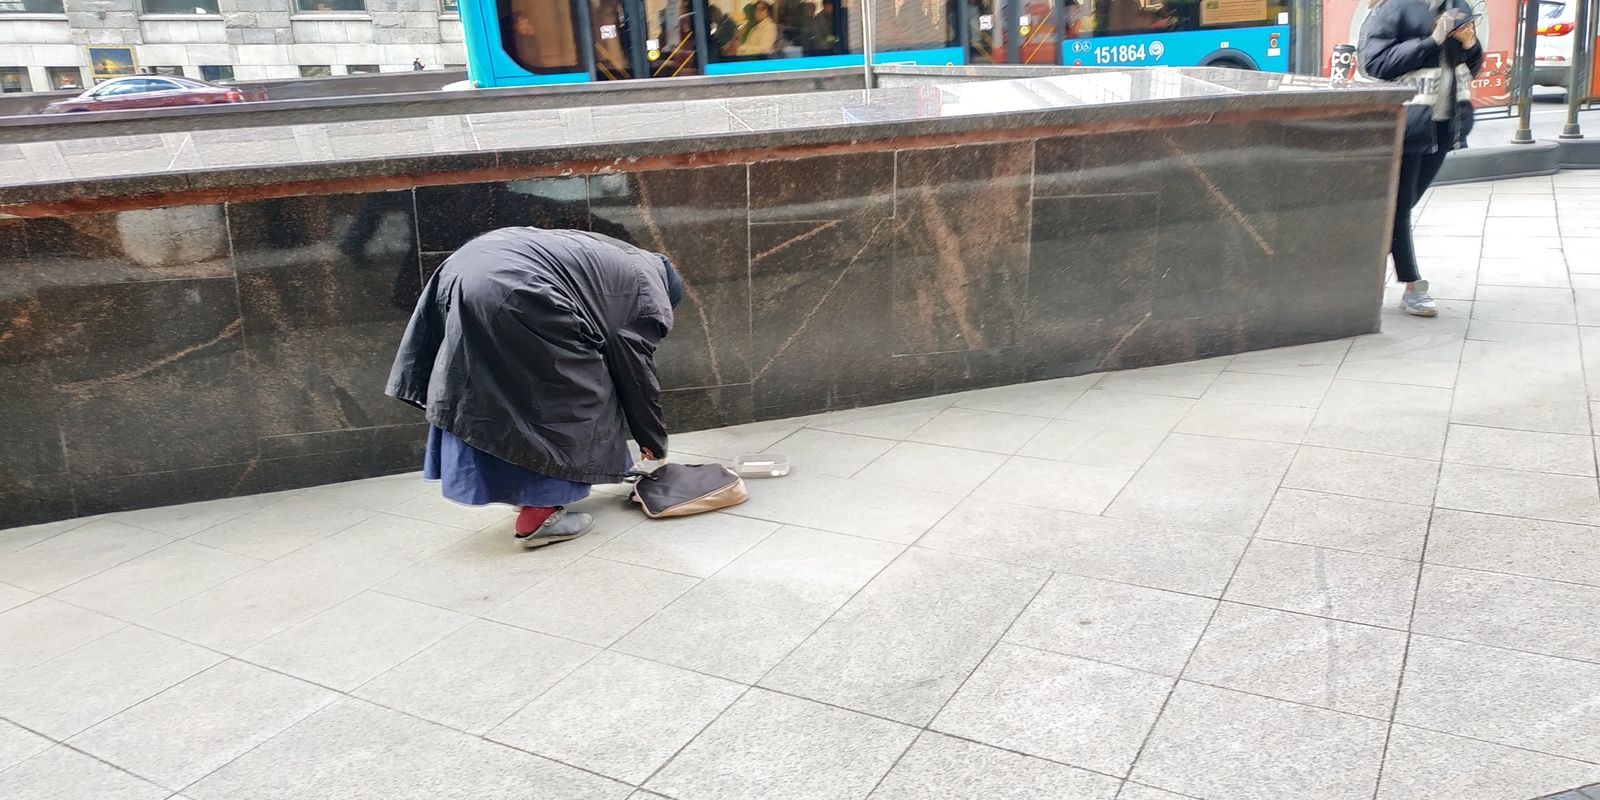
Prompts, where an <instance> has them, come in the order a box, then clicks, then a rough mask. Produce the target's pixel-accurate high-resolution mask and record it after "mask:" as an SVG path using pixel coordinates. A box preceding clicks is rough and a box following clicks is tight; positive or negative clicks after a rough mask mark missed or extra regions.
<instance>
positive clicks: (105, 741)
mask: <svg viewBox="0 0 1600 800" xmlns="http://www.w3.org/2000/svg"><path fill="white" fill-rule="evenodd" d="M337 697H338V695H337V694H335V693H334V692H331V691H329V690H327V689H323V688H321V687H319V686H313V685H311V684H309V683H306V682H304V681H300V680H296V679H294V678H291V677H288V676H287V675H279V674H278V673H275V672H269V671H267V670H264V669H261V668H260V667H256V666H252V665H250V664H245V663H243V662H240V661H227V662H224V663H222V664H218V665H217V666H215V667H212V668H211V669H209V670H206V671H205V672H202V673H200V674H199V675H196V676H194V677H193V678H190V679H189V680H187V681H184V682H183V683H180V684H178V685H177V686H174V687H172V688H171V689H168V690H166V691H165V692H162V693H161V694H158V695H156V696H155V697H152V698H150V699H149V700H146V701H144V702H143V703H140V704H139V705H137V706H134V707H133V708H130V709H128V710H127V711H124V712H122V713H120V714H118V715H116V716H114V717H112V718H111V719H108V720H106V721H105V722H102V723H100V724H99V725H96V726H94V727H93V728H90V729H89V730H87V731H84V732H83V733H81V734H78V735H77V736H75V737H73V738H72V740H71V744H72V746H73V747H76V748H78V749H80V750H83V751H84V752H86V753H89V754H90V755H93V756H96V757H98V758H102V759H105V760H106V761H109V762H111V763H112V764H116V765H117V766H119V767H122V768H123V769H126V770H128V771H129V772H132V773H134V774H135V775H138V776H139V777H141V778H145V779H146V780H149V781H152V782H154V783H157V784H159V785H161V786H165V787H167V788H168V789H170V790H177V789H184V788H185V787H187V786H188V785H189V784H190V783H193V782H194V781H196V780H199V779H200V778H202V777H205V776H206V775H207V774H209V773H210V772H211V771H212V770H215V769H216V768H218V767H220V766H222V765H223V764H226V763H228V762H229V761H232V760H234V759H235V758H237V757H239V756H240V755H242V754H244V753H246V752H248V751H249V750H251V749H252V748H254V747H256V746H257V745H260V744H261V743H263V742H265V741H267V740H268V739H271V738H272V737H274V736H276V735H278V734H279V733H281V732H282V731H283V730H284V729H286V728H288V727H289V726H291V725H293V724H295V723H296V722H299V721H300V720H302V719H304V718H306V717H307V716H310V715H311V714H312V713H314V712H315V711H317V710H318V709H320V708H322V707H323V706H326V705H328V704H329V703H331V702H333V701H334V700H335V699H337ZM189 791H190V792H191V793H193V791H192V790H189ZM198 796H199V797H201V798H205V797H207V796H209V795H207V794H205V793H203V792H202V793H199V795H198ZM234 796H235V797H237V796H239V795H234Z"/></svg>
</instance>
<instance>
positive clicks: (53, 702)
mask: <svg viewBox="0 0 1600 800" xmlns="http://www.w3.org/2000/svg"><path fill="white" fill-rule="evenodd" d="M223 658H224V656H222V655H220V654H218V653H214V652H212V651H210V650H205V649H202V648H199V647H196V646H194V645H192V644H188V643H186V642H180V641H178V640H177V639H173V638H171V637H169V636H163V635H161V634H159V633H156V632H154V631H149V630H145V629H144V628H136V627H132V626H129V627H126V628H123V629H121V630H118V631H116V632H114V633H112V634H110V635H109V636H106V637H104V638H101V639H97V640H95V641H93V642H90V643H88V644H86V645H84V646H83V647H80V648H78V649H76V650H72V651H70V652H67V653H64V654H62V655H60V656H57V657H56V658H53V659H51V660H49V661H46V662H44V663H43V664H40V665H39V666H37V667H34V668H33V669H30V670H28V671H27V672H23V673H20V674H18V675H16V676H15V677H13V678H11V679H10V680H7V681H0V717H5V718H6V719H9V720H12V721H14V722H17V723H20V724H22V725H26V726H28V727H29V728H31V729H33V730H35V731H38V732H39V733H42V734H45V735H46V736H49V737H51V738H54V739H57V740H64V739H66V738H68V737H70V736H72V735H73V734H76V733H78V732H80V731H82V730H84V729H85V728H88V727H90V726H91V725H94V724H95V723H98V722H100V721H102V720H104V719H106V718H107V717H110V716H112V715H113V714H116V713H117V712H119V711H122V710H123V709H125V708H128V707H129V706H132V705H133V704H135V703H138V702H139V701H141V700H144V699H145V698H148V697H150V696H152V695H155V694H156V693H158V692H161V691H163V690H166V689H168V688H170V687H172V686H174V685H176V684H178V683H180V682H182V681H184V680H185V679H187V678H189V677H190V676H192V675H195V674H196V673H199V672H201V671H202V670H205V669H207V668H208V667H211V666H213V665H215V664H217V663H218V662H220V661H222V659H223Z"/></svg>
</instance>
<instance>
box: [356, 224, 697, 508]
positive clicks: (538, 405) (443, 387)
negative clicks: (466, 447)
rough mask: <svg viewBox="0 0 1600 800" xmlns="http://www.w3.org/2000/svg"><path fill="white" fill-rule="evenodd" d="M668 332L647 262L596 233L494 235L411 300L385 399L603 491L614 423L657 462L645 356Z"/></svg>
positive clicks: (613, 462) (656, 413) (616, 468)
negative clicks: (414, 303) (413, 303)
mask: <svg viewBox="0 0 1600 800" xmlns="http://www.w3.org/2000/svg"><path fill="white" fill-rule="evenodd" d="M671 330H672V306H671V305H670V304H669V303H668V301H667V288H666V267H665V265H664V263H663V262H662V259H661V257H660V256H658V255H656V254H654V253H648V252H646V251H643V250H639V249H637V248H635V247H632V246H631V245H627V244H624V243H622V242H619V241H617V240H615V239H610V238H607V237H604V236H601V235H600V234H595V233H587V232H583V231H566V230H541V229H539V228H502V229H500V230H497V231H491V232H489V233H486V234H484V235H482V236H479V237H478V238H476V239H473V240H472V241H470V242H467V243H466V244H465V245H462V247H461V249H460V250H457V251H456V252H455V253H454V254H453V255H451V256H450V258H449V259H447V260H446V261H445V262H444V264H443V266H441V267H439V270H438V272H435V273H434V275H433V277H432V278H431V279H429V281H428V285H427V286H425V287H423V290H422V299H421V300H420V301H419V302H418V303H417V308H416V311H415V312H414V313H413V314H412V315H411V324H410V326H409V327H408V328H407V329H406V335H405V338H404V339H403V340H401V342H400V352H399V353H398V354H397V355H396V356H395V360H394V369H393V371H392V372H391V373H390V375H389V385H388V389H387V391H388V393H389V394H390V395H392V396H394V397H396V398H399V399H400V400H403V401H405V402H407V403H410V404H412V405H414V406H417V407H419V408H422V409H423V410H424V411H425V412H426V413H427V417H428V422H430V423H432V424H434V425H436V426H438V427H439V428H441V429H443V430H446V431H449V432H450V433H452V434H455V435H456V436H458V437H460V438H461V439H462V440H463V441H465V442H466V443H467V444H470V445H472V446H473V447H476V448H478V449H479V450H482V451H483V452H485V453H488V454H490V455H492V456H495V457H497V458H500V459H503V460H505V461H509V462H511V463H513V464H518V465H521V466H524V467H527V468H528V469H531V470H533V471H535V472H538V473H540V474H543V475H549V476H551V477H555V478H564V479H566V480H569V481H578V482H581V483H614V482H616V481H618V480H620V479H621V478H622V474H623V473H624V472H625V471H626V469H627V458H628V455H627V436H626V433H625V431H624V429H623V423H624V420H626V423H627V429H628V430H631V431H632V432H633V437H634V439H635V440H636V441H638V443H639V444H640V445H641V446H643V447H648V448H650V450H651V451H653V452H654V453H655V454H656V455H657V456H660V455H661V454H663V453H665V452H666V449H667V429H666V423H665V421H664V420H663V418H662V414H661V403H660V394H661V386H660V383H659V382H658V380H657V378H656V367H655V351H656V346H657V345H658V344H660V342H661V339H662V338H663V337H665V336H666V335H667V333H668V332H669V331H671Z"/></svg>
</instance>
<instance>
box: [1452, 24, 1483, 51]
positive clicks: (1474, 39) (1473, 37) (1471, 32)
mask: <svg viewBox="0 0 1600 800" xmlns="http://www.w3.org/2000/svg"><path fill="white" fill-rule="evenodd" d="M1450 38H1452V39H1454V40H1456V41H1458V42H1460V43H1461V46H1462V47H1466V48H1469V49H1470V48H1471V47H1472V46H1473V45H1476V44H1477V43H1478V26H1477V25H1474V24H1473V23H1471V22H1469V23H1467V24H1465V25H1462V26H1461V27H1459V28H1456V29H1455V30H1454V31H1451V33H1450Z"/></svg>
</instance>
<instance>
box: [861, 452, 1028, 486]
mask: <svg viewBox="0 0 1600 800" xmlns="http://www.w3.org/2000/svg"><path fill="white" fill-rule="evenodd" d="M1004 463H1006V456H1004V455H1001V454H999V453H987V452H981V451H977V450H962V449H959V448H955V447H944V446H941V445H933V444H923V443H921V442H901V443H899V444H897V445H895V446H894V447H892V448H890V449H889V451H888V452H886V453H884V454H883V455H882V456H879V457H878V459H877V460H875V461H873V462H872V463H871V464H868V465H867V466H866V467H865V468H863V469H862V470H861V471H860V472H857V473H856V474H855V478H856V479H857V480H863V481H871V482H872V483H887V484H890V485H892V486H903V487H906V488H909V489H923V490H927V491H933V492H943V493H945V494H953V495H957V496H964V495H966V494H968V493H970V492H971V491H972V490H973V489H976V488H978V485H979V484H981V483H983V482H984V481H985V480H987V479H988V478H989V476H990V475H992V474H994V471H995V470H997V469H999V468H1000V465H1001V464H1004Z"/></svg>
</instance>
